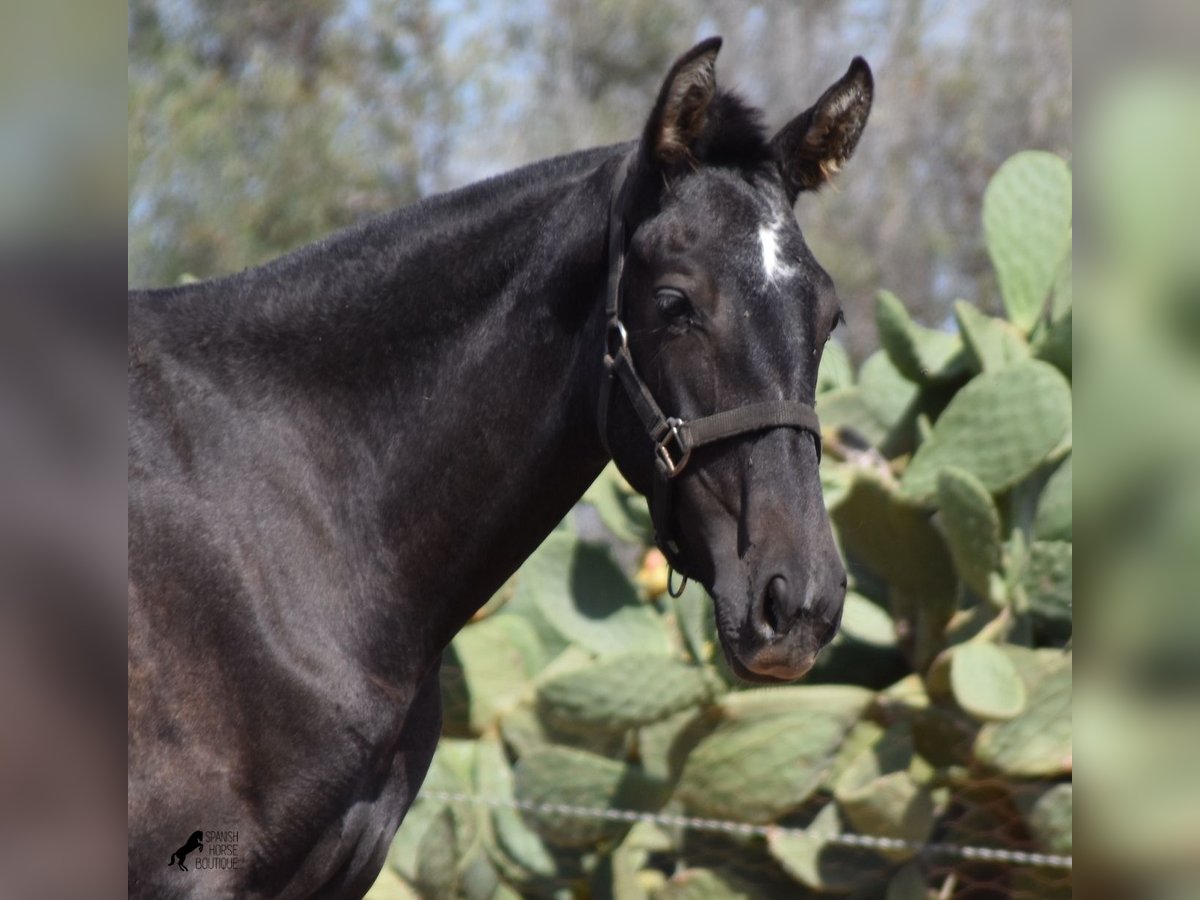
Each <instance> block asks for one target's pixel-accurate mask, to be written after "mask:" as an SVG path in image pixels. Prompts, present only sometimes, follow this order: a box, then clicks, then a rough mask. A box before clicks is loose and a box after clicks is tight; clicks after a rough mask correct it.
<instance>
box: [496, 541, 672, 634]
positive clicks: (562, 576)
mask: <svg viewBox="0 0 1200 900" xmlns="http://www.w3.org/2000/svg"><path fill="white" fill-rule="evenodd" d="M522 595H528V596H530V597H531V599H532V601H533V604H534V605H535V606H536V608H537V610H538V611H539V612H540V614H541V615H542V616H543V617H544V618H545V620H546V621H547V622H548V623H549V624H550V626H551V627H552V628H554V630H555V631H557V632H558V633H559V634H560V635H562V637H564V638H565V639H567V640H568V641H571V642H573V643H576V644H578V645H580V646H581V647H585V648H587V649H588V650H590V651H592V652H593V653H596V654H598V655H600V656H613V655H616V654H620V653H629V652H632V651H635V650H636V651H642V652H647V653H662V652H666V651H667V649H668V644H667V640H666V633H665V632H664V630H663V628H662V624H661V622H660V621H659V618H658V615H657V614H656V613H655V612H654V609H653V607H650V606H647V605H645V604H643V603H642V602H641V601H640V600H639V599H638V594H637V590H636V589H635V588H634V586H633V585H632V584H631V583H630V581H629V579H628V578H626V577H625V575H624V574H623V573H622V572H621V570H620V568H618V566H617V564H616V563H615V562H614V561H613V559H612V556H611V554H610V553H609V552H608V550H607V549H605V548H602V547H598V546H594V545H592V544H587V543H584V542H582V541H580V540H578V539H577V538H575V537H573V536H571V535H568V534H564V533H562V532H555V533H554V534H551V535H550V537H548V538H546V540H545V542H544V543H543V544H542V546H541V547H539V548H538V549H537V551H536V552H535V553H534V554H533V556H531V557H530V558H529V560H528V561H527V562H526V563H525V566H524V567H523V568H522V577H521V578H520V580H519V581H518V582H517V597H516V598H514V602H518V601H519V600H520V599H521V597H522Z"/></svg>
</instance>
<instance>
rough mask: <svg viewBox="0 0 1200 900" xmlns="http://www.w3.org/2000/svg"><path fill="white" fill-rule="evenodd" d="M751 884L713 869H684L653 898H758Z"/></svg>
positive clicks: (757, 899) (740, 899) (693, 899)
mask: <svg viewBox="0 0 1200 900" xmlns="http://www.w3.org/2000/svg"><path fill="white" fill-rule="evenodd" d="M760 897H761V894H759V893H758V892H757V891H756V890H755V889H754V887H753V886H752V885H750V884H747V883H745V882H743V881H741V880H740V879H738V878H737V877H736V876H734V875H731V874H730V873H727V872H719V871H716V870H714V869H684V870H683V871H682V872H678V873H676V874H675V875H674V876H672V877H671V880H670V881H668V882H667V883H666V884H665V885H663V887H662V890H660V891H659V892H658V893H657V894H656V895H655V900H759V898H760Z"/></svg>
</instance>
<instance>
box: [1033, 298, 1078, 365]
mask: <svg viewBox="0 0 1200 900" xmlns="http://www.w3.org/2000/svg"><path fill="white" fill-rule="evenodd" d="M1073 318H1074V314H1073V313H1072V311H1071V310H1067V312H1066V314H1065V315H1064V316H1063V317H1062V318H1061V319H1057V320H1055V321H1054V322H1052V323H1050V326H1049V327H1048V328H1047V329H1046V330H1045V331H1043V332H1042V333H1041V334H1039V335H1038V337H1037V339H1036V340H1035V341H1034V343H1033V355H1034V356H1036V357H1037V358H1038V359H1041V360H1045V361H1046V362H1048V363H1050V365H1052V366H1054V367H1055V368H1056V369H1058V370H1059V371H1060V372H1062V373H1063V374H1064V375H1066V376H1067V377H1068V378H1070V377H1071V372H1072V367H1071V360H1072V324H1071V323H1072V320H1073Z"/></svg>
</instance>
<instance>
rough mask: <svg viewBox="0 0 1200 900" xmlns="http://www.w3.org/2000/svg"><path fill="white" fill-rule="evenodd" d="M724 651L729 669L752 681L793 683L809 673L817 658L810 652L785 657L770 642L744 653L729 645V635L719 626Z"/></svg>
mask: <svg viewBox="0 0 1200 900" xmlns="http://www.w3.org/2000/svg"><path fill="white" fill-rule="evenodd" d="M718 635H719V637H720V644H721V651H722V652H723V653H724V654H725V661H726V662H727V663H729V669H730V671H732V672H733V674H734V675H736V676H737V677H738V678H739V679H741V680H742V681H746V682H749V683H751V684H789V683H791V682H793V681H798V680H799V679H801V678H803V677H804V676H805V675H807V674H808V672H809V670H810V669H812V667H813V665H814V664H815V663H816V661H817V654H816V653H809V654H806V655H804V656H801V657H799V658H798V659H794V660H793V659H791V658H790V657H788V658H784V657H782V656H781V654H779V653H778V652H777V651H776V648H775V647H772V646H771V645H768V646H767V647H764V648H762V649H761V650H759V651H758V652H756V653H754V654H752V655H750V657H749V658H748V659H745V660H744V661H743V657H742V656H741V655H740V654H739V653H738V652H737V650H735V649H734V648H733V647H731V646H730V645H729V641H728V640H727V639H726V637H725V635H724V634H723V633H721V632H720V631H719V630H718Z"/></svg>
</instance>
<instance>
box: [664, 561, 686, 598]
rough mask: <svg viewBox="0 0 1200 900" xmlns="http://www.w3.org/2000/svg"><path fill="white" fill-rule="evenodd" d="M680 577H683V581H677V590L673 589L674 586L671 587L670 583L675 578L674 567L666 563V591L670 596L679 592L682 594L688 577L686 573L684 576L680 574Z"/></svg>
mask: <svg viewBox="0 0 1200 900" xmlns="http://www.w3.org/2000/svg"><path fill="white" fill-rule="evenodd" d="M682 578H683V581H681V582H679V590H675V588H673V587H672V586H671V583H672V582H673V581H674V580H675V569H674V567H673V566H671V565H669V564H668V566H667V593H668V594H670V595H671V596H672V597H679V596H680V595H681V594H683V592H684V590H685V589H686V588H687V583H688V577H687V576H686V575H684V576H682Z"/></svg>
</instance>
